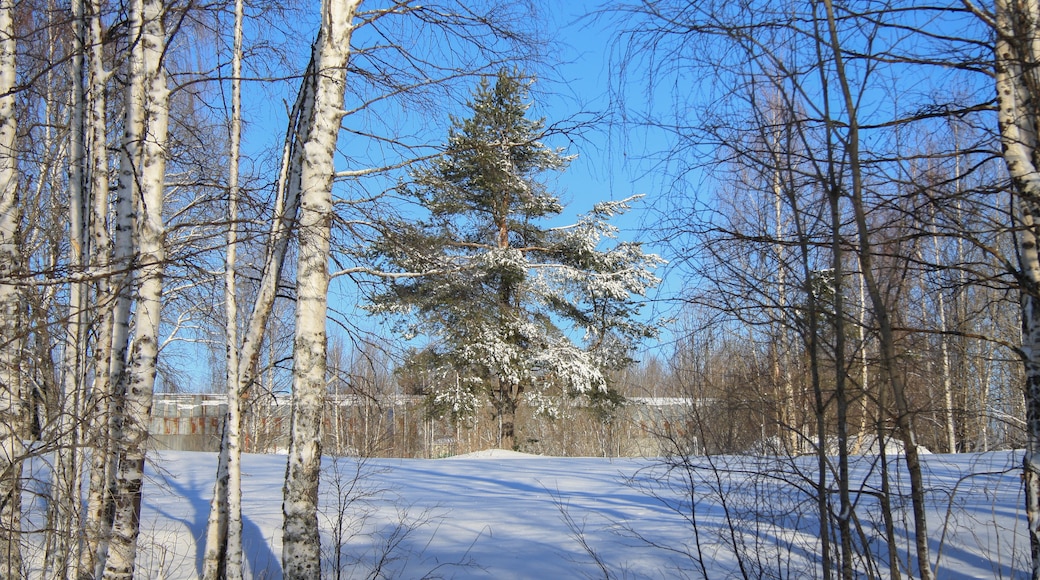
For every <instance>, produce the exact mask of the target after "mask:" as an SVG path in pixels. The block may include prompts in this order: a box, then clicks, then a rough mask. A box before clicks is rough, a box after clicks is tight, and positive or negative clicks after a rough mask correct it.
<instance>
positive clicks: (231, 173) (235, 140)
mask: <svg viewBox="0 0 1040 580" xmlns="http://www.w3.org/2000/svg"><path fill="white" fill-rule="evenodd" d="M242 18H243V6H242V0H235V32H234V52H233V54H232V60H231V71H232V72H231V75H232V79H231V159H230V163H229V167H228V223H229V224H230V227H229V228H228V248H227V264H226V267H225V272H224V294H225V296H224V304H225V316H226V318H227V391H228V424H227V433H228V534H227V562H226V564H225V568H226V569H225V578H227V579H228V580H241V578H242V467H241V463H242V436H241V432H242V388H241V384H240V383H239V379H238V376H239V366H238V301H237V300H236V297H235V291H236V285H235V258H236V254H237V250H238V231H237V225H236V223H237V221H238V163H239V148H240V143H241V133H242V81H241V77H242Z"/></svg>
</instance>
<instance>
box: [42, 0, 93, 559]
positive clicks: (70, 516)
mask: <svg viewBox="0 0 1040 580" xmlns="http://www.w3.org/2000/svg"><path fill="white" fill-rule="evenodd" d="M83 4H84V2H83V0H73V2H72V27H73V35H72V36H73V46H72V59H71V60H70V65H71V70H70V73H71V76H72V99H71V103H70V105H71V106H70V114H69V153H68V163H69V270H70V272H72V273H74V274H80V273H82V272H83V270H84V266H85V264H86V251H87V239H86V231H87V228H86V211H85V200H86V192H85V176H86V171H85V169H86V152H85V149H86V122H85V121H86V87H85V74H84V73H85V70H84V67H85V58H84V57H85V54H84V53H85V51H86V43H87V39H86V36H87V31H86V22H85V20H84V16H85V15H84V12H85V10H84V5H83ZM85 310H86V283H85V282H82V281H74V282H72V283H71V284H70V285H69V305H68V318H67V322H66V326H65V345H64V349H63V352H62V370H61V373H62V383H61V393H60V402H61V415H60V416H59V418H58V435H59V440H58V445H57V448H56V449H55V451H54V461H53V465H54V468H53V473H52V476H51V501H50V502H49V503H48V504H47V507H48V510H49V511H50V516H49V518H48V519H49V521H51V522H52V529H51V530H50V531H49V533H50V534H51V535H52V536H53V541H51V542H48V548H49V549H48V554H47V555H46V556H45V558H44V560H45V562H46V566H47V571H46V572H45V576H48V577H59V578H68V577H73V578H74V577H76V576H78V572H77V570H76V566H77V565H78V563H79V560H78V558H74V556H75V554H74V553H73V546H76V545H77V544H78V542H77V537H76V536H77V531H78V530H79V525H80V515H81V512H82V510H81V505H82V502H81V497H80V495H81V490H80V485H79V482H80V476H81V464H82V462H81V457H82V453H81V451H80V445H79V442H80V435H81V433H82V424H81V422H80V417H82V414H83V413H82V408H83V404H82V401H83V395H84V384H83V380H84V377H85V376H86V369H85V367H84V355H85V353H86V351H87V348H86V325H85Z"/></svg>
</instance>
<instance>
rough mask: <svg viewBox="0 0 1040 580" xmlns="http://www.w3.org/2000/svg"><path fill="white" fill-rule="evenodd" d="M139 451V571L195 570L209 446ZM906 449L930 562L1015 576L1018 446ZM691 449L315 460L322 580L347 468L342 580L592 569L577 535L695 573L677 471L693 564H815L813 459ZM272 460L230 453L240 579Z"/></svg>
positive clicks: (257, 570) (271, 480)
mask: <svg viewBox="0 0 1040 580" xmlns="http://www.w3.org/2000/svg"><path fill="white" fill-rule="evenodd" d="M152 457H153V461H152V462H151V464H150V466H149V470H148V480H147V482H146V485H145V500H144V501H145V505H144V513H143V520H142V536H141V542H140V546H141V551H140V554H139V556H138V570H139V572H140V573H139V576H140V577H147V578H165V579H169V580H175V579H188V578H196V577H197V576H196V575H197V570H198V569H199V568H200V564H201V558H202V546H200V545H199V543H198V542H197V540H196V539H197V538H202V537H203V536H204V530H205V523H206V517H207V513H208V509H209V496H210V493H211V488H212V479H213V470H214V467H215V465H216V455H215V454H209V453H190V452H162V453H159V454H155V455H153V456H152ZM875 459H876V458H873V457H871V456H863V457H861V458H858V459H857V462H856V463H855V464H854V465H853V470H852V472H853V474H854V475H853V477H854V479H856V483H857V485H855V486H854V488H858V487H859V482H868V484H869V485H875V484H876V481H875V478H876V474H877V471H878V466H877V464H876V462H875V461H874V460H875ZM891 459H892V461H891V465H893V466H897V465H898V464H899V458H891ZM922 460H923V461H924V462H925V463H924V467H925V473H926V476H927V478H928V483H929V489H930V490H932V492H931V495H930V496H929V500H930V504H931V506H932V508H933V512H932V513H931V516H930V522H929V523H930V526H931V535H932V548H933V557H935V555H936V554H937V555H938V557H939V571H940V574H939V576H940V577H942V578H947V579H953V580H967V579H971V578H993V577H1013V576H1019V575H1023V574H1024V573H1025V571H1026V570H1028V564H1027V562H1028V543H1027V540H1026V536H1025V534H1024V528H1025V520H1024V516H1023V514H1022V509H1021V507H1020V504H1021V503H1022V501H1021V498H1022V494H1021V482H1020V480H1019V473H1020V469H1018V466H1019V465H1020V461H1021V454H1020V453H1017V454H1016V453H1013V452H996V453H988V454H972V455H931V456H927V457H923V458H922ZM690 461H691V462H690V463H689V467H691V469H690V470H689V471H685V470H683V469H679V470H675V469H673V470H671V471H669V470H668V469H666V465H665V464H664V463H663V462H662V460H655V459H602V458H558V457H540V456H532V455H527V454H523V453H516V452H510V451H502V450H488V451H481V452H477V453H471V454H468V455H464V456H458V457H454V458H451V459H431V460H415V459H371V460H366V461H364V462H362V463H361V464H359V463H358V462H357V461H356V460H355V459H347V458H340V459H332V458H328V457H326V458H325V459H324V465H323V481H322V489H321V503H322V508H321V511H322V513H321V515H320V516H319V517H320V520H321V523H322V526H323V532H322V533H323V537H322V542H323V546H322V553H323V557H324V558H325V563H324V565H325V566H326V568H325V572H326V574H325V576H326V577H334V576H333V575H332V566H331V565H330V562H333V558H334V557H335V556H334V553H333V552H332V551H331V546H332V545H333V544H334V542H333V541H332V536H331V535H330V530H331V529H332V524H334V522H335V519H336V516H337V512H338V511H339V510H338V509H337V508H336V507H334V506H336V505H337V502H336V499H337V498H336V492H335V489H337V485H336V484H337V483H339V484H340V485H339V489H347V488H348V487H349V485H350V483H351V482H352V480H353V479H354V476H355V475H356V474H357V473H360V474H361V476H360V479H359V480H358V485H357V486H356V487H355V488H354V491H353V495H352V496H351V497H352V498H353V499H355V500H356V501H353V502H352V503H349V505H347V506H346V507H345V508H344V509H343V513H344V515H346V516H347V518H348V519H347V522H348V524H349V526H350V527H349V528H348V529H350V530H352V534H351V537H350V538H348V539H347V540H346V541H344V542H343V543H344V549H343V551H342V559H341V563H342V564H341V570H342V571H343V572H344V574H343V577H344V578H365V577H371V578H423V577H432V578H495V579H511V578H593V577H599V578H603V577H604V573H603V572H602V571H601V570H600V568H599V567H598V566H597V564H596V562H595V560H594V558H593V557H592V556H591V555H590V553H589V551H588V550H587V549H585V548H583V546H582V543H581V541H579V540H584V542H585V543H586V544H587V545H588V546H589V548H590V549H591V550H592V551H593V552H595V553H596V554H597V557H598V558H599V559H600V560H601V561H602V562H603V564H604V565H605V566H606V567H607V569H608V570H609V571H610V577H611V578H682V577H700V570H699V568H698V564H697V562H696V560H695V559H691V558H690V557H689V556H688V553H692V551H693V547H694V545H695V543H694V539H695V535H694V530H693V527H692V525H691V520H690V519H689V518H688V517H687V516H689V513H690V512H689V511H688V509H689V507H690V504H689V498H690V495H689V493H688V492H689V486H688V485H684V484H680V485H678V486H675V485H674V484H676V483H681V482H682V481H683V479H682V478H683V477H685V476H686V475H688V474H691V473H692V474H694V481H695V482H696V484H695V488H696V490H697V494H696V495H695V496H694V497H695V498H696V501H695V503H696V512H695V513H696V523H697V526H698V527H697V530H698V531H699V541H700V543H701V546H702V549H703V550H704V553H705V555H706V557H705V558H704V564H705V569H706V570H707V572H708V577H710V578H727V577H737V576H739V574H740V571H739V569H738V565H737V559H736V556H735V554H737V553H739V554H741V555H742V556H743V557H744V561H745V565H746V566H748V567H749V569H750V570H751V571H752V575H757V572H755V571H756V570H760V571H761V573H762V574H763V575H764V576H766V577H777V576H779V577H784V578H797V577H808V576H811V575H815V574H814V572H813V571H812V569H813V568H814V566H816V565H817V564H818V562H816V561H815V560H816V551H815V550H816V542H817V538H818V537H819V530H818V526H816V524H815V520H814V517H813V514H812V508H813V502H812V500H811V499H807V498H809V497H810V496H807V495H805V494H804V490H805V489H806V487H807V485H808V483H807V482H808V481H810V479H811V477H812V473H811V466H812V465H813V462H814V461H815V459H814V458H812V457H806V458H793V459H792V458H768V457H757V458H751V457H715V458H711V459H710V460H709V459H708V458H702V457H692V458H690ZM284 472H285V457H282V456H275V455H245V456H244V458H243V473H244V475H243V494H244V500H243V508H242V511H243V519H244V522H245V523H244V525H245V530H244V544H245V551H246V558H247V571H248V573H250V574H251V575H252V577H255V578H267V579H272V578H280V577H281V572H280V570H279V560H280V554H281V544H280V534H281V519H282V518H281V497H282V485H283V476H284ZM337 473H338V474H340V477H339V478H338V479H337V477H336V475H335V474H337ZM669 474H670V475H669ZM676 476H679V477H678V478H676ZM895 479H896V481H895V484H896V485H897V486H898V485H901V486H906V485H908V484H907V482H906V477H905V474H903V473H901V472H900V473H899V474H897V476H896V478H895ZM868 489H869V488H868ZM800 490H801V491H800ZM720 491H721V492H722V493H719V492H720ZM344 497H346V496H344ZM872 497H873V496H870V495H868V494H864V495H861V496H859V503H858V504H857V507H856V513H857V515H858V517H859V518H860V523H861V525H862V526H863V529H864V534H865V535H864V537H865V538H866V539H867V540H868V541H870V542H871V544H872V546H873V547H874V549H879V548H878V546H880V545H881V540H882V536H881V534H880V532H878V530H877V529H876V528H875V525H878V524H877V522H879V521H880V517H879V516H878V514H877V513H876V510H875V509H874V508H875V507H876V504H875V503H874V502H873V500H872ZM722 499H724V500H725V504H726V506H727V509H726V510H724V509H723V508H722V502H721V501H720V500H722ZM340 503H343V502H340ZM896 503H897V505H896V510H897V513H896V521H897V525H900V526H904V529H905V527H906V526H909V525H910V520H909V514H910V506H909V501H908V500H907V501H906V502H904V503H902V504H900V503H899V502H898V501H897V502H896ZM568 521H569V522H570V525H568V523H567V522H568ZM727 522H729V523H731V524H733V528H732V530H731V529H730V528H729V527H727ZM944 524H946V527H945V529H944ZM733 537H736V538H738V540H739V542H738V543H739V544H740V549H738V550H737V551H734V550H733V549H731V548H730V546H732V543H728V542H729V540H728V539H729V538H733ZM900 537H901V540H900V543H901V549H900V552H901V553H900V558H901V560H902V561H903V562H904V565H905V563H906V562H908V561H911V560H912V558H911V556H910V554H912V542H911V541H909V540H908V539H907V538H906V536H905V535H903V534H902V533H901V534H900ZM777 548H780V549H779V551H777ZM886 562H887V558H886V557H885V556H883V555H882V556H880V557H878V558H877V559H876V563H877V564H878V565H879V566H881V569H882V573H881V576H883V577H884V576H887V574H886V573H885V568H884V567H885V565H886ZM374 570H378V573H374V572H373V571H374Z"/></svg>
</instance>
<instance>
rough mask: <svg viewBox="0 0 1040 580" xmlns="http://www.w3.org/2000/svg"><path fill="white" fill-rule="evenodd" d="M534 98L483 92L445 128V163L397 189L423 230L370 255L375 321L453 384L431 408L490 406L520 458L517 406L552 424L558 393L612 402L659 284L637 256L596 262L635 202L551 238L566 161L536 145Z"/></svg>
mask: <svg viewBox="0 0 1040 580" xmlns="http://www.w3.org/2000/svg"><path fill="white" fill-rule="evenodd" d="M529 87H530V80H528V79H527V78H525V77H524V76H523V75H521V74H520V73H518V72H515V71H514V72H510V71H505V70H503V71H501V72H500V73H499V74H498V76H497V78H496V79H495V82H494V84H493V85H492V84H491V81H490V80H489V79H486V78H485V79H484V80H482V81H481V83H480V85H479V86H478V88H477V90H476V91H475V92H474V95H473V99H472V101H471V102H470V103H468V105H469V107H470V109H471V111H472V115H471V116H470V118H468V119H465V120H459V119H452V128H451V129H450V132H449V135H448V144H447V147H446V150H445V152H444V154H443V155H442V156H441V157H439V158H438V159H437V160H436V161H434V162H432V163H431V164H430V165H428V166H427V167H424V168H422V169H420V170H418V171H416V172H415V173H414V175H413V178H414V180H413V183H411V184H408V185H404V186H402V187H401V192H402V194H403V195H405V196H406V197H408V198H410V199H413V200H415V201H416V202H417V204H418V206H419V207H420V208H421V212H422V214H423V216H422V218H421V219H420V220H418V221H415V220H399V221H396V222H394V223H388V224H386V226H387V227H386V228H385V229H384V234H383V235H382V236H381V238H380V239H379V241H378V242H377V244H376V245H375V247H374V253H373V256H374V259H375V261H376V262H377V263H378V267H379V268H380V269H382V270H383V271H386V272H389V273H390V275H388V276H387V279H388V280H389V282H387V285H386V286H385V287H384V290H383V291H381V292H380V293H378V294H377V295H376V296H375V297H374V298H373V300H372V305H371V307H372V309H373V310H374V311H376V312H381V313H384V314H386V315H389V316H391V317H396V318H397V320H398V321H399V322H400V325H399V329H400V330H401V331H402V332H403V333H404V334H405V335H407V336H413V337H414V336H422V337H425V338H427V339H429V343H428V345H427V346H426V350H427V351H428V353H429V354H428V356H426V357H425V358H426V360H435V361H437V363H438V365H440V367H441V368H442V370H443V372H442V373H441V374H442V376H445V377H450V378H451V380H445V381H444V384H443V385H440V386H439V388H438V387H435V391H436V392H435V393H434V396H435V399H436V402H437V403H438V404H439V405H441V406H442V407H443V406H448V407H451V408H452V409H453V414H454V415H457V414H458V413H459V411H460V409H472V408H473V406H472V405H471V404H469V403H468V402H469V401H472V398H473V395H474V394H480V393H481V392H483V394H486V395H487V396H488V397H489V398H490V401H491V403H492V406H493V409H494V414H495V418H496V419H498V420H499V424H500V425H501V428H500V439H499V444H500V446H502V447H505V448H516V447H517V444H516V432H515V430H514V421H515V415H516V410H517V408H518V406H519V405H520V404H521V403H522V402H523V400H524V399H525V398H528V399H532V400H534V401H538V402H539V406H540V407H541V408H542V410H545V411H548V412H550V413H551V412H552V409H551V408H547V407H545V406H544V405H545V402H546V401H547V400H548V399H547V398H546V397H545V394H546V393H549V392H554V390H555V392H563V393H566V394H569V395H584V396H588V397H590V398H592V399H594V400H599V401H604V400H613V401H616V400H617V399H616V395H614V393H613V391H612V390H611V385H610V384H609V380H608V377H609V374H610V371H612V370H617V369H620V368H623V367H624V366H626V365H627V364H629V363H630V362H631V353H632V350H633V348H634V346H635V345H636V344H637V343H638V341H639V340H640V339H641V338H644V337H648V336H651V335H653V334H654V332H655V326H654V325H653V324H650V323H646V322H642V321H640V319H639V310H640V302H639V300H638V297H640V296H643V295H645V292H646V291H647V289H649V288H652V287H653V286H655V285H656V284H657V282H658V280H657V278H656V277H655V276H654V274H653V272H652V270H653V268H655V267H656V266H657V265H658V264H659V263H660V259H659V258H657V257H656V256H654V255H650V254H646V253H644V252H643V250H642V248H641V246H640V245H639V244H638V243H628V242H616V243H613V244H612V245H611V247H609V248H607V249H602V248H601V246H603V245H605V242H606V241H607V240H608V239H610V238H614V237H615V236H616V233H617V228H616V227H614V226H612V225H610V224H609V223H608V221H607V220H608V218H610V217H612V216H614V215H617V214H620V213H623V212H624V211H626V210H627V209H628V207H629V202H630V201H631V200H630V199H626V200H623V201H618V202H607V203H602V204H598V205H597V206H596V207H595V208H594V209H593V210H592V211H591V212H590V213H588V214H587V215H585V216H582V217H581V218H580V219H579V220H578V221H577V223H575V224H572V225H569V226H563V227H550V225H549V224H548V222H549V221H550V220H552V219H553V218H556V217H557V216H559V215H560V214H561V213H562V212H563V210H564V208H563V205H562V204H561V202H560V200H559V198H558V197H557V196H556V195H554V194H553V193H552V192H550V191H548V190H547V188H546V186H545V183H544V182H543V181H541V180H540V177H541V176H542V175H543V174H544V173H545V172H548V171H561V170H563V169H565V168H566V167H567V165H568V163H569V162H570V161H571V160H572V159H573V157H571V156H568V155H565V154H564V151H562V150H560V149H553V148H550V147H548V146H546V145H545V144H543V143H542V141H541V139H542V138H543V137H544V134H545V123H544V120H542V119H539V120H535V119H531V118H528V116H527V113H528V111H529V108H530V102H529V100H528V95H529ZM460 376H461V377H463V378H462V379H459V378H458V377H460ZM455 399H458V400H457V401H456V400H455Z"/></svg>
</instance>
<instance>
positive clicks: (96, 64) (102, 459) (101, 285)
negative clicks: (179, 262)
mask: <svg viewBox="0 0 1040 580" xmlns="http://www.w3.org/2000/svg"><path fill="white" fill-rule="evenodd" d="M87 10H88V14H87V34H88V39H89V40H88V46H89V51H88V53H87V57H88V66H87V95H86V99H87V103H88V107H87V110H88V114H89V122H88V131H89V135H90V140H89V145H88V149H89V152H90V162H89V168H90V200H91V204H90V207H91V218H90V240H91V246H90V251H89V255H90V266H91V268H92V269H93V270H94V271H97V272H106V273H107V271H108V269H109V267H110V266H111V255H110V254H111V252H112V238H111V236H110V235H109V233H108V211H109V208H108V205H109V199H108V196H109V186H108V180H109V175H108V173H109V172H108V122H107V113H106V107H107V99H106V97H105V85H106V83H107V80H108V73H107V72H106V71H105V69H104V61H103V56H104V50H103V45H102V31H101V2H100V0H89V2H88V3H87ZM117 205H119V203H117ZM122 205H123V206H126V205H127V204H125V203H124V204H122ZM127 213H129V211H127ZM127 245H129V240H127ZM119 277H123V276H118V277H117V279H118V278H119ZM124 278H125V277H124ZM118 293H119V284H113V283H112V282H111V281H110V280H109V278H108V277H107V276H99V277H98V279H97V282H96V283H95V285H94V300H93V306H92V308H93V309H94V310H93V318H94V320H96V325H97V336H96V338H95V340H94V358H93V361H92V364H93V367H94V383H93V386H92V388H91V393H90V399H89V402H88V404H87V416H86V417H84V421H86V422H87V424H88V426H89V429H90V434H89V437H88V438H87V441H86V443H87V446H88V447H89V448H90V449H91V456H90V484H89V487H88V491H87V506H86V514H85V517H84V523H83V534H82V545H81V547H80V562H79V578H80V579H82V580H86V579H88V578H98V577H100V576H101V573H102V570H101V567H102V566H103V562H104V555H105V553H107V552H106V550H107V548H106V546H107V544H106V540H105V538H106V537H107V535H108V533H109V530H110V527H111V519H110V518H109V515H108V514H110V513H111V510H110V509H109V507H110V505H111V499H112V496H111V493H110V491H111V488H112V484H113V477H114V472H115V462H114V454H113V453H112V437H111V434H112V433H111V425H110V417H111V416H112V415H111V413H110V412H109V409H108V407H109V405H110V404H111V402H112V400H113V397H112V395H113V392H112V385H113V384H114V383H113V381H112V377H113V371H112V369H113V366H112V362H113V356H114V353H113V344H114V340H115V339H114V333H113V330H114V327H113V324H114V320H115V316H114V315H115V312H116V306H117V304H118V303H119V300H118V296H117V295H118ZM126 316H129V306H127V312H126ZM124 328H125V325H124ZM123 336H124V339H123V344H124V345H125V344H126V340H125V335H123ZM123 353H124V355H125V347H124V350H123ZM121 360H123V359H121Z"/></svg>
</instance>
